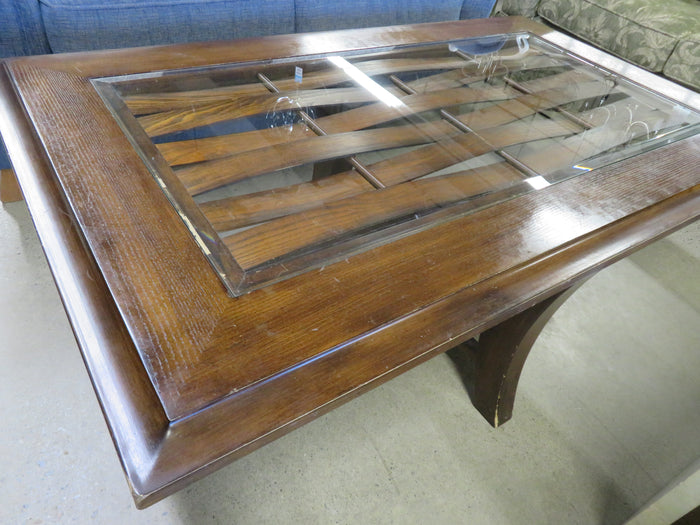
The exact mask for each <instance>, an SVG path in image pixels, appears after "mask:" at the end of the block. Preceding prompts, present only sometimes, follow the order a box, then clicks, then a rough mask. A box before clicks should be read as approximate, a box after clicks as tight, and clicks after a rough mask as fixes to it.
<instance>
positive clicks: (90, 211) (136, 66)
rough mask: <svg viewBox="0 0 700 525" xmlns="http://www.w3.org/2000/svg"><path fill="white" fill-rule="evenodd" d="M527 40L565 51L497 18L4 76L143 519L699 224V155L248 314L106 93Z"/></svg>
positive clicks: (11, 67)
mask: <svg viewBox="0 0 700 525" xmlns="http://www.w3.org/2000/svg"><path fill="white" fill-rule="evenodd" d="M513 30H534V31H536V32H540V33H544V32H548V30H547V29H545V28H543V27H542V26H538V25H536V24H534V23H532V22H528V21H525V20H524V19H519V18H515V19H493V20H486V21H467V22H461V23H445V24H428V25H415V26H404V27H400V28H388V29H386V28H383V29H368V30H357V31H347V32H339V33H317V34H309V35H303V36H294V35H293V36H284V37H272V38H268V39H254V40H249V41H242V42H238V43H237V45H235V46H231V45H229V44H223V43H213V44H196V45H190V46H174V47H157V48H146V49H143V50H138V51H133V50H130V51H110V52H103V53H102V52H101V53H96V54H74V55H57V56H52V57H29V58H21V59H12V60H9V61H7V62H5V63H4V65H3V69H2V75H1V77H0V94H1V96H0V130H1V131H2V134H3V139H4V140H5V143H6V145H7V147H8V150H9V153H10V155H11V157H12V160H13V165H14V166H15V170H16V173H17V176H18V178H19V181H20V184H21V186H22V190H23V192H24V195H25V197H26V199H27V203H28V205H29V208H30V211H31V212H32V215H33V218H34V220H35V223H36V226H37V230H38V232H39V235H40V239H41V242H42V245H43V246H44V249H45V252H46V254H47V258H48V260H49V264H50V266H51V269H52V271H53V274H54V277H55V280H56V283H57V286H58V288H59V291H60V293H61V296H62V299H63V301H64V304H65V305H66V311H67V313H68V316H69V318H70V320H71V323H72V325H73V327H74V331H75V333H76V338H77V340H78V343H79V345H80V348H81V352H82V353H83V356H84V359H85V362H86V366H87V368H88V371H89V374H90V377H91V380H92V381H93V384H94V386H95V390H96V393H97V395H98V398H99V400H100V403H101V406H102V409H103V412H104V414H105V418H106V420H107V424H108V427H109V429H110V432H111V433H112V436H113V438H114V442H115V446H116V449H117V451H118V454H119V457H120V460H121V462H122V465H123V467H124V470H125V472H126V474H127V478H128V480H129V483H130V485H131V489H132V492H133V494H134V498H135V501H136V503H137V505H138V506H146V505H150V504H152V503H154V502H155V501H157V500H158V499H160V498H162V497H165V496H166V495H168V494H170V493H172V492H174V491H176V490H178V489H179V488H182V487H183V486H184V485H186V484H187V483H188V482H191V481H192V480H194V479H197V478H198V477H201V476H204V475H206V474H207V473H209V472H211V471H213V470H214V469H216V468H219V467H221V466H222V465H224V464H226V463H227V462H230V461H232V460H233V459H235V458H236V457H240V456H242V455H244V454H247V453H249V452H251V451H252V450H255V449H256V448H258V447H259V446H261V445H263V444H265V443H267V442H269V441H271V440H272V439H275V438H276V437H278V436H280V435H282V434H284V433H286V432H289V431H290V430H292V429H293V428H295V427H297V426H299V425H301V424H304V423H306V422H308V421H310V420H311V419H313V418H315V417H317V416H318V415H320V414H322V413H324V412H326V411H328V410H330V409H331V408H333V407H335V406H337V405H339V404H341V403H343V402H345V401H347V400H349V399H351V398H353V397H355V396H357V395H359V394H361V393H362V392H364V391H366V390H368V389H370V388H372V387H374V386H376V385H378V384H380V383H382V382H384V381H386V380H388V379H390V378H391V377H394V376H395V375H397V374H399V373H401V372H403V371H405V370H407V369H409V368H411V367H412V366H415V365H417V364H418V363H420V362H422V361H424V360H426V359H428V358H430V357H431V356H433V355H435V354H436V353H439V352H442V351H445V350H447V349H448V348H449V347H451V346H453V345H455V344H458V343H459V342H461V341H464V340H466V339H468V338H471V337H473V336H475V335H477V334H479V333H482V332H484V331H486V330H488V329H489V328H491V327H493V326H496V325H497V324H498V323H500V322H504V321H506V320H507V319H509V318H511V317H512V316H514V315H517V314H519V313H520V312H522V311H524V310H526V309H527V308H530V307H532V306H533V305H535V304H537V303H540V302H541V301H544V300H546V299H547V298H549V297H552V296H553V295H555V294H557V293H560V292H561V291H563V290H565V289H567V288H569V287H570V286H572V285H573V284H574V283H575V282H577V281H579V280H581V279H583V278H585V277H587V276H589V275H591V274H593V273H594V272H596V271H598V270H599V269H601V268H603V267H605V266H606V265H608V264H610V263H611V262H613V261H615V260H617V259H619V258H621V257H623V256H625V255H627V254H629V253H631V252H632V251H634V250H635V249H637V248H639V247H641V246H643V245H645V244H646V243H648V242H651V241H652V240H654V239H656V238H658V237H660V236H662V235H665V234H667V233H669V232H670V231H673V230H674V229H676V228H678V227H681V226H683V225H685V224H687V223H688V222H690V221H692V220H695V219H696V218H697V217H698V215H699V214H700V174H698V172H697V163H698V148H700V138H699V137H698V136H695V137H691V138H688V139H685V140H683V141H680V142H677V143H673V144H670V145H668V146H664V147H663V148H659V149H657V150H655V151H652V152H649V153H644V154H642V155H639V156H637V157H634V158H631V159H627V160H624V161H621V162H618V163H616V164H614V165H610V166H607V167H605V168H601V169H598V170H594V171H592V172H590V173H587V174H585V175H584V176H580V177H577V178H574V179H571V180H568V181H565V182H561V183H559V184H556V185H553V186H550V187H548V188H545V189H543V190H540V191H538V192H533V193H529V194H527V195H523V196H520V197H515V198H512V199H510V200H508V201H507V202H504V203H501V204H499V205H497V206H494V207H490V208H485V209H481V210H479V211H477V212H474V213H472V214H468V215H463V214H460V213H456V214H454V215H449V216H441V220H440V221H439V222H438V223H436V224H435V225H433V226H431V227H429V228H427V227H426V228H424V229H421V230H418V231H416V232H415V233H412V234H411V235H406V236H403V237H400V238H397V239H396V240H395V241H393V242H391V243H387V244H382V245H378V246H376V247H373V248H372V249H367V250H364V251H358V252H355V253H352V254H350V255H348V256H347V257H344V258H342V259H340V260H338V261H335V262H333V263H332V264H331V263H329V264H328V265H326V266H325V267H322V268H317V269H315V270H311V271H307V272H304V273H299V274H297V275H294V276H293V277H290V278H287V279H285V280H281V281H276V280H275V279H274V278H273V279H272V280H271V281H270V283H269V284H268V285H267V286H265V287H264V288H262V289H259V290H255V291H252V292H250V293H248V294H246V295H242V296H240V297H235V298H234V297H231V296H229V295H228V294H227V292H226V289H225V288H224V286H223V285H222V283H221V281H220V280H219V278H218V276H217V275H216V273H215V272H214V271H212V268H211V266H210V264H209V262H208V260H207V259H206V257H205V256H204V254H203V252H202V250H201V248H200V246H199V245H198V244H197V242H196V241H195V240H194V238H193V237H192V235H191V233H190V231H189V230H188V226H187V224H186V221H184V220H183V218H182V217H180V216H179V215H178V213H177V212H176V211H175V209H174V208H173V207H172V206H171V204H170V202H169V201H168V198H167V197H166V195H165V193H164V192H163V191H162V188H161V187H160V186H159V179H157V178H156V177H155V176H154V175H153V174H152V173H151V172H150V171H149V169H148V168H147V167H146V166H145V164H144V163H143V161H142V159H141V158H140V157H139V155H138V153H137V152H136V151H135V150H134V148H133V147H132V145H131V143H130V142H129V140H128V139H127V138H126V137H125V135H124V133H123V132H122V130H121V129H120V127H119V125H118V124H117V122H116V121H115V119H114V118H113V117H112V115H111V113H110V112H109V110H108V109H107V108H106V107H105V105H104V104H103V102H102V100H101V99H100V97H99V96H98V94H97V92H96V91H95V89H94V87H93V85H92V84H91V82H90V80H91V79H94V78H97V77H102V76H115V75H122V74H130V73H140V72H149V71H157V70H168V69H178V68H183V67H192V68H194V67H206V66H210V65H217V64H222V63H227V62H232V61H241V60H243V61H256V60H266V59H269V58H270V57H272V56H280V57H290V56H294V55H298V54H302V55H304V54H308V55H314V54H317V53H321V52H335V51H341V50H343V49H353V50H360V49H366V48H371V47H376V46H386V47H392V46H397V45H402V44H408V43H412V42H423V41H432V42H436V41H443V40H445V39H449V38H463V37H465V36H469V35H473V36H478V35H485V34H489V33H505V32H510V31H513ZM135 53H136V54H137V56H138V60H136V59H134V57H135ZM183 56H186V57H188V58H187V59H186V61H185V62H186V63H183ZM188 74H190V73H183V74H182V79H181V80H182V82H183V83H186V82H187V81H188V77H187V75H188ZM650 82H651V81H650ZM650 87H651V88H652V89H653V88H655V87H656V86H655V85H654V84H650ZM661 87H663V83H662V84H661ZM506 95H507V98H513V97H515V96H516V95H514V94H513V93H512V91H510V90H509V92H508V93H506ZM345 113H346V114H347V113H350V112H345ZM346 114H345V115H344V117H343V120H344V119H345V118H346V117H347V115H346ZM355 117H357V114H356V115H355ZM355 117H353V118H355ZM376 118H378V117H377V116H376V115H372V114H371V112H368V111H367V112H366V114H360V115H359V117H358V118H357V120H356V123H355V124H354V125H358V126H359V127H358V128H357V129H356V130H357V131H359V130H360V129H363V127H368V126H371V125H373V124H372V122H375V121H376ZM385 118H387V115H382V116H381V119H380V120H379V121H380V122H385V120H383V119H385ZM319 120H320V119H319ZM358 123H359V124H358ZM332 124H333V122H332V121H331V124H330V125H329V129H330V128H331V127H333V125H332ZM343 125H347V124H343V123H341V122H340V119H339V120H338V121H337V126H338V127H339V128H341V129H342V126H343ZM332 131H333V132H337V131H338V129H333V130H332ZM353 131H355V130H353ZM567 140H568V139H567ZM570 144H571V145H572V148H574V147H576V146H581V144H578V145H575V144H574V143H573V142H571V143H570ZM316 182H319V183H320V181H316ZM356 182H357V181H350V180H349V179H348V180H346V181H345V184H347V185H348V188H349V189H348V190H347V191H355V189H354V188H353V185H354V184H355V183H356ZM457 211H459V210H457ZM329 378H332V380H330V381H329V380H328V379H329Z"/></svg>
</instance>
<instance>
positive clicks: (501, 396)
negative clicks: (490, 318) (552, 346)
mask: <svg viewBox="0 0 700 525" xmlns="http://www.w3.org/2000/svg"><path fill="white" fill-rule="evenodd" d="M582 283H583V282H582V281H580V282H579V283H577V285H576V286H573V287H571V288H569V289H567V290H565V291H563V292H559V293H558V294H556V295H553V296H552V297H549V298H548V299H545V300H544V301H542V302H540V303H537V304H536V305H534V306H531V307H530V308H528V309H527V310H525V311H523V312H521V313H519V314H517V315H514V316H513V317H511V318H510V319H508V320H507V321H504V322H502V323H500V324H497V325H496V326H494V327H492V328H489V329H488V330H486V331H485V332H483V333H482V334H481V335H480V336H479V342H478V347H477V350H476V355H475V357H476V359H475V370H474V388H473V394H472V403H473V404H474V407H475V408H476V409H477V410H478V411H479V412H481V415H482V416H484V418H486V420H487V421H488V422H489V423H491V424H492V425H493V426H494V427H498V426H499V425H502V424H503V423H505V422H506V421H508V420H509V419H510V418H511V417H512V415H513V403H514V402H515V391H516V389H517V387H518V380H519V379H520V373H521V372H522V369H523V366H524V365H525V359H527V356H528V354H529V353H530V350H531V349H532V345H534V344H535V341H536V340H537V337H538V336H539V335H540V332H541V331H542V329H543V328H544V327H545V325H546V324H547V321H549V319H550V318H551V317H552V315H554V313H555V312H556V311H557V310H558V309H559V307H560V306H561V305H562V304H564V302H565V301H566V300H567V299H568V298H569V297H570V296H571V294H572V293H574V291H575V290H576V289H577V288H578V286H579V285H580V284H582Z"/></svg>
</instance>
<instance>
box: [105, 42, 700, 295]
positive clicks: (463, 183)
mask: <svg viewBox="0 0 700 525" xmlns="http://www.w3.org/2000/svg"><path fill="white" fill-rule="evenodd" d="M96 87H97V88H98V90H99V91H100V93H101V94H102V95H103V97H104V98H105V100H106V101H107V102H108V104H110V105H111V106H112V108H113V111H114V113H115V116H116V117H117V119H118V120H119V121H120V123H121V124H122V126H123V127H124V128H125V129H126V130H127V134H128V135H129V136H130V138H131V139H132V141H133V143H134V144H135V145H136V147H137V149H138V150H139V151H140V152H141V154H142V157H143V159H144V161H145V162H146V163H147V164H148V165H149V166H150V167H151V169H152V172H153V173H154V176H155V177H156V178H157V179H158V180H159V182H160V183H161V185H162V186H163V187H164V191H166V193H167V194H168V196H169V197H170V199H171V201H172V202H173V205H174V206H175V207H176V209H177V210H178V212H179V213H181V215H182V216H183V219H184V220H185V222H186V224H188V225H190V229H191V231H192V233H193V235H194V236H195V238H196V239H197V240H198V241H199V242H200V244H201V245H202V246H203V249H204V250H205V252H207V255H208V257H210V260H211V261H212V264H213V266H214V267H215V268H216V269H217V271H218V273H219V274H220V275H221V277H222V279H223V280H224V282H225V283H226V285H227V287H228V289H229V290H230V291H231V293H233V294H234V295H237V294H240V293H244V292H246V291H248V290H250V289H254V288H257V287H260V286H263V285H264V284H265V283H266V282H272V281H276V280H279V279H281V278H286V277H288V276H291V275H295V274H298V273H300V272H303V271H306V270H308V269H310V268H317V267H320V266H322V265H324V264H328V263H330V262H333V261H336V260H338V259H340V258H345V257H348V256H349V255H351V254H353V253H356V252H358V251H360V250H365V249H367V248H369V247H373V246H376V245H378V244H381V243H385V242H389V241H391V240H392V239H395V238H396V237H397V236H402V235H406V234H409V233H411V232H413V231H418V230H421V229H425V228H429V227H431V226H432V225H435V224H437V223H440V222H442V221H446V220H450V219H452V218H454V217H456V216H460V215H463V214H465V213H468V212H471V211H474V210H477V209H480V208H483V207H485V206H490V205H493V204H495V203H498V202H502V201H503V200H505V199H510V198H513V197H515V196H518V195H522V194H524V193H527V192H531V191H538V190H545V189H546V188H547V187H549V186H550V185H552V184H555V183H557V182H560V181H562V180H565V179H567V178H569V177H573V176H582V175H585V173H587V172H589V171H591V170H594V169H596V168H598V167H600V166H603V165H605V164H608V163H610V162H615V161H616V160H619V159H621V158H625V157H628V156H631V155H635V154H637V153H639V152H641V151H645V150H648V149H650V148H653V147H657V146H660V145H663V144H666V143H668V142H669V141H672V140H676V139H678V138H681V137H683V136H687V135H690V134H693V133H695V132H697V129H698V123H699V122H700V117H699V115H698V113H697V112H695V111H693V110H691V109H689V108H687V107H684V106H682V105H680V104H677V103H674V102H673V101H671V100H668V99H665V98H663V97H661V96H658V95H656V94H653V93H651V92H649V91H646V90H643V89H641V88H639V87H637V86H636V85H634V84H632V83H630V82H627V81H625V80H624V79H622V78H619V77H617V76H615V75H613V74H611V73H609V72H606V71H603V70H600V69H597V68H594V67H592V66H589V65H587V64H585V63H583V62H581V61H577V60H576V59H575V58H572V57H571V56H569V55H567V54H565V53H564V52H562V51H561V50H559V49H557V48H555V47H554V46H552V45H550V44H546V43H544V42H543V41H541V40H539V39H538V38H536V37H534V36H531V35H528V34H515V35H502V36H497V37H489V38H480V39H470V40H462V41H456V42H448V43H440V44H430V45H416V46H406V47H400V48H392V49H390V50H376V51H373V52H367V51H363V52H362V53H354V54H352V53H351V54H343V55H342V56H339V55H332V56H327V57H314V58H308V59H306V58H299V59H297V60H288V59H287V60H280V61H273V62H272V63H264V64H258V63H253V64H231V65H225V66H220V67H214V68H208V69H198V70H180V71H170V72H160V73H158V74H153V75H141V76H133V77H120V78H114V79H102V80H100V81H98V82H97V83H96ZM234 274H235V275H234Z"/></svg>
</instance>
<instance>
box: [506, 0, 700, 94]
mask: <svg viewBox="0 0 700 525" xmlns="http://www.w3.org/2000/svg"><path fill="white" fill-rule="evenodd" d="M497 9H500V11H501V12H502V13H503V14H508V15H524V16H529V17H533V18H539V19H542V20H544V21H546V22H547V23H549V24H550V25H552V26H554V27H556V28H558V29H561V30H563V31H565V32H567V33H570V34H572V35H573V36H575V37H577V38H579V39H581V40H585V41H587V42H589V43H591V44H593V45H595V46H597V47H600V48H602V49H605V50H606V51H608V52H610V53H612V54H614V55H617V56H619V57H621V58H624V59H626V60H628V61H630V62H633V63H635V64H637V65H640V66H642V67H644V68H645V69H648V70H650V71H653V72H655V73H659V74H662V75H664V76H666V77H668V78H670V79H671V80H674V81H676V82H679V83H681V84H684V85H686V86H688V87H690V88H692V89H694V90H696V91H700V0H502V2H501V5H500V8H499V7H498V6H497Z"/></svg>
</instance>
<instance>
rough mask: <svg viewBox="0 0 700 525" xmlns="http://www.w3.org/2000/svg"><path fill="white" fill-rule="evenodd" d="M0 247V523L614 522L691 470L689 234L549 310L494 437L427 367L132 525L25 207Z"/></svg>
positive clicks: (692, 282) (435, 363)
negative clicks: (508, 417) (511, 409)
mask: <svg viewBox="0 0 700 525" xmlns="http://www.w3.org/2000/svg"><path fill="white" fill-rule="evenodd" d="M0 240H1V244H0V407H1V409H0V410H1V413H0V420H1V421H2V431H0V458H1V460H2V463H1V465H2V469H0V523H2V524H6V523H8V524H13V523H29V524H39V523H87V522H95V523H118V524H124V523H129V524H132V523H144V524H146V523H148V524H159V523H173V524H179V523H197V524H199V523H240V524H248V523H251V524H253V523H254V524H260V523H323V524H325V523H373V524H374V523H401V524H406V523H431V524H453V523H474V524H481V523H485V524H492V523H496V524H535V523H536V524H542V523H545V524H548V523H552V524H562V523H566V524H569V523H585V524H590V523H620V522H622V521H624V520H625V519H626V518H627V517H629V516H630V515H631V514H633V513H634V511H635V510H636V509H637V508H639V507H640V506H641V505H643V504H644V503H645V502H646V501H647V500H648V499H650V498H651V497H652V496H653V495H654V494H655V493H656V492H658V491H659V490H661V489H662V488H663V487H664V485H665V484H667V483H668V482H669V481H670V480H672V479H673V478H674V477H675V476H676V475H677V474H678V473H680V472H681V471H683V470H684V468H685V467H686V466H687V465H689V464H692V463H693V462H694V461H695V460H696V459H697V458H698V457H700V410H699V409H698V408H699V407H700V381H698V370H700V351H699V350H700V275H699V274H700V271H699V269H700V222H699V223H696V224H695V225H692V226H690V227H687V228H685V229H684V230H681V231H680V232H678V233H676V234H674V235H673V236H671V237H669V238H666V239H664V240H662V241H659V242H657V243H655V244H653V245H651V246H649V247H648V248H645V249H644V250H643V251H641V252H639V253H637V254H635V255H633V256H632V257H630V258H628V259H627V260H625V261H622V262H620V263H618V264H616V265H614V266H613V267H611V268H609V269H607V270H605V271H603V272H601V273H600V274H599V275H598V276H596V277H595V278H593V279H592V280H591V281H589V282H588V283H587V284H585V285H584V286H583V287H582V288H581V289H580V290H579V291H578V292H577V293H576V294H575V295H574V296H573V297H572V298H571V299H570V300H569V301H568V302H567V303H566V304H565V305H564V307H562V309H561V310H560V311H559V312H558V313H557V314H556V315H555V317H554V318H553V319H552V321H551V322H550V323H549V325H548V326H547V327H546V328H545V331H544V332H543V334H542V335H541V336H540V339H539V340H538V342H537V343H536V345H535V347H534V349H533V351H532V353H531V355H530V358H529V361H528V363H527V364H526V367H525V370H524V373H523V377H522V380H521V384H520V390H519V395H518V398H517V400H516V406H515V415H514V419H513V420H512V421H510V422H509V423H507V424H506V425H505V426H503V427H502V428H499V429H493V428H491V427H490V426H489V425H488V424H486V423H485V422H484V421H483V420H482V419H481V416H480V415H479V414H478V413H477V412H476V411H475V410H474V409H473V408H472V406H471V405H470V402H469V399H468V397H467V394H466V393H465V390H464V387H463V385H462V382H461V380H460V377H459V376H458V374H457V372H456V370H455V366H454V364H453V362H452V361H451V360H450V359H449V357H447V356H444V355H443V356H439V357H436V358H435V359H433V360H432V361H430V362H428V363H425V364H423V365H421V366H419V367H418V368H416V369H414V370H412V371H410V372H408V373H406V374H404V375H403V376H401V377H399V378H397V379H395V380H393V381H390V382H389V383H387V384H385V385H384V386H381V387H379V388H377V389H375V390H373V391H372V392H369V393H368V394H366V395H364V396H362V397H361V398H359V399H357V400H355V401H352V402H350V403H349V404H347V405H344V406H343V407H341V408H339V409H337V410H335V411H334V412H332V413H330V414H328V415H326V416H324V417H322V418H320V419H318V420H316V421H315V422H313V423H311V424H309V425H307V426H305V427H303V428H301V429H299V430H297V431H295V432H293V433H291V434H289V435H288V436H286V437H284V438H282V439H280V440H278V441H276V442H274V443H272V444H270V445H268V446H266V447H264V448H262V449H261V450H259V451H257V452H255V453H253V454H251V455H249V456H247V457H245V458H243V459H241V460H239V461H237V462H235V463H233V464H232V465H230V466H228V467H226V468H224V469H222V470H220V471H218V472H216V473H214V474H213V475H211V476H209V477H207V478H206V479H204V480H202V481H200V482H197V483H195V484H193V485H191V486H190V487H189V488H187V489H185V490H183V491H181V492H180V493H178V494H176V495H174V496H171V497H170V498H168V499H166V500H164V501H162V502H160V503H157V504H156V505H154V506H152V507H150V508H148V509H146V510H144V511H137V510H136V509H135V508H134V507H133V504H132V501H131V496H130V495H129V491H128V488H127V484H126V482H125V480H124V477H123V475H122V472H121V468H120V465H119V462H118V460H117V457H116V454H115V452H114V449H113V447H112V443H111V441H110V438H109V434H108V432H107V429H106V426H105V424H104V421H103V419H102V415H101V412H100V409H99V406H98V404H97V401H96V400H95V398H94V395H93V392H92V387H91V385H90V381H89V379H88V376H87V373H86V372H85V369H84V367H83V363H82V361H81V358H80V353H79V351H78V349H77V347H76V344H75V341H74V339H73V336H72V334H71V330H70V327H69V325H68V322H67V320H66V316H65V314H64V312H63V309H62V306H61V303H60V300H59V298H58V295H57V292H56V290H55V287H54V284H53V281H52V278H51V276H50V274H49V271H48V269H47V266H46V263H45V262H44V258H43V254H42V252H41V247H40V245H39V243H38V240H37V238H36V234H35V233H34V231H33V228H32V226H31V222H30V219H29V217H28V213H27V211H26V208H25V205H24V203H15V204H10V205H5V206H3V207H2V208H1V209H0ZM698 501H699V502H700V494H699V495H698Z"/></svg>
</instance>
